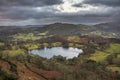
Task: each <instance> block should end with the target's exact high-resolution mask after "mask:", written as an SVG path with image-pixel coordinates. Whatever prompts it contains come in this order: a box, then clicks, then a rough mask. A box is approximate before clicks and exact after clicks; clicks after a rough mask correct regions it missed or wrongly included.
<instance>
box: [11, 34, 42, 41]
mask: <svg viewBox="0 0 120 80" xmlns="http://www.w3.org/2000/svg"><path fill="white" fill-rule="evenodd" d="M12 37H13V38H14V39H19V40H24V41H26V40H33V41H35V40H39V39H41V38H42V36H35V35H34V34H33V33H28V34H21V33H19V34H16V35H13V36H12Z"/></svg>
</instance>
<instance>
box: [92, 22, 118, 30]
mask: <svg viewBox="0 0 120 80" xmlns="http://www.w3.org/2000/svg"><path fill="white" fill-rule="evenodd" d="M94 27H97V29H99V30H102V31H108V32H119V31H120V22H109V23H101V24H97V25H94Z"/></svg>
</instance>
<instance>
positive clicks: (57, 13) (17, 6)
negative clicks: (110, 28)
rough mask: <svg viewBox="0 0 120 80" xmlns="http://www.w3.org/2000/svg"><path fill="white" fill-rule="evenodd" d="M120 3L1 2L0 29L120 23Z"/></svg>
mask: <svg viewBox="0 0 120 80" xmlns="http://www.w3.org/2000/svg"><path fill="white" fill-rule="evenodd" d="M119 16H120V0H0V26H9V25H17V26H24V25H45V24H51V23H58V22H59V23H73V24H97V23H105V22H116V21H120V18H119Z"/></svg>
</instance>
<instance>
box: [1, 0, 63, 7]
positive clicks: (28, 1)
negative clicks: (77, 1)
mask: <svg viewBox="0 0 120 80" xmlns="http://www.w3.org/2000/svg"><path fill="white" fill-rule="evenodd" d="M61 3H63V1H62V0H0V6H46V5H55V4H61Z"/></svg>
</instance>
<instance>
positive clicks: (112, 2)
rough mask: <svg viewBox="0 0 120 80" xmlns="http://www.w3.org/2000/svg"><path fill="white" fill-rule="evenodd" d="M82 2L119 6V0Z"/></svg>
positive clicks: (85, 2) (84, 2) (89, 0)
mask: <svg viewBox="0 0 120 80" xmlns="http://www.w3.org/2000/svg"><path fill="white" fill-rule="evenodd" d="M83 4H91V5H105V6H111V7H118V6H120V0H84V1H83Z"/></svg>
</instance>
